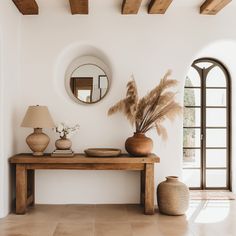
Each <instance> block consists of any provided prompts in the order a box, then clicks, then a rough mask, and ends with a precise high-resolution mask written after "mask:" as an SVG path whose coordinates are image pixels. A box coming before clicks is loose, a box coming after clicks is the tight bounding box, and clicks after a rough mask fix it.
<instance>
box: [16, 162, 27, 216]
mask: <svg viewBox="0 0 236 236" xmlns="http://www.w3.org/2000/svg"><path fill="white" fill-rule="evenodd" d="M26 206H27V171H26V168H25V165H24V164H18V165H16V214H25V212H26Z"/></svg>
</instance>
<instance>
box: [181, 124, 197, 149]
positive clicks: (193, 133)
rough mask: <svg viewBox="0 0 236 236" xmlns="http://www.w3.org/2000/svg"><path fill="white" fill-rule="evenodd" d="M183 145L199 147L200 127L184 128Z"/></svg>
mask: <svg viewBox="0 0 236 236" xmlns="http://www.w3.org/2000/svg"><path fill="white" fill-rule="evenodd" d="M183 138H184V144H183V145H184V147H200V129H192V128H191V129H184V137H183Z"/></svg>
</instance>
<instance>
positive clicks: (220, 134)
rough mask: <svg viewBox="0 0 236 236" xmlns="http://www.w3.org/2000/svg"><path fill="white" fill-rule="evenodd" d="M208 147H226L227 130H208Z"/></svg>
mask: <svg viewBox="0 0 236 236" xmlns="http://www.w3.org/2000/svg"><path fill="white" fill-rule="evenodd" d="M206 146H207V147H226V129H206Z"/></svg>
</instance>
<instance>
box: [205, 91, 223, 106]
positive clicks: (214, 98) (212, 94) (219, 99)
mask: <svg viewBox="0 0 236 236" xmlns="http://www.w3.org/2000/svg"><path fill="white" fill-rule="evenodd" d="M206 105H207V106H226V89H207V90H206Z"/></svg>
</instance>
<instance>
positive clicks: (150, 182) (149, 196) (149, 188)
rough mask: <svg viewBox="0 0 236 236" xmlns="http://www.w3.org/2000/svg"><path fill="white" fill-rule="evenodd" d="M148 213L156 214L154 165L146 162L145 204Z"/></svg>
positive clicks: (145, 211)
mask: <svg viewBox="0 0 236 236" xmlns="http://www.w3.org/2000/svg"><path fill="white" fill-rule="evenodd" d="M144 213H145V214H146V215H153V214H154V165H153V164H146V167H145V206H144Z"/></svg>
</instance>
